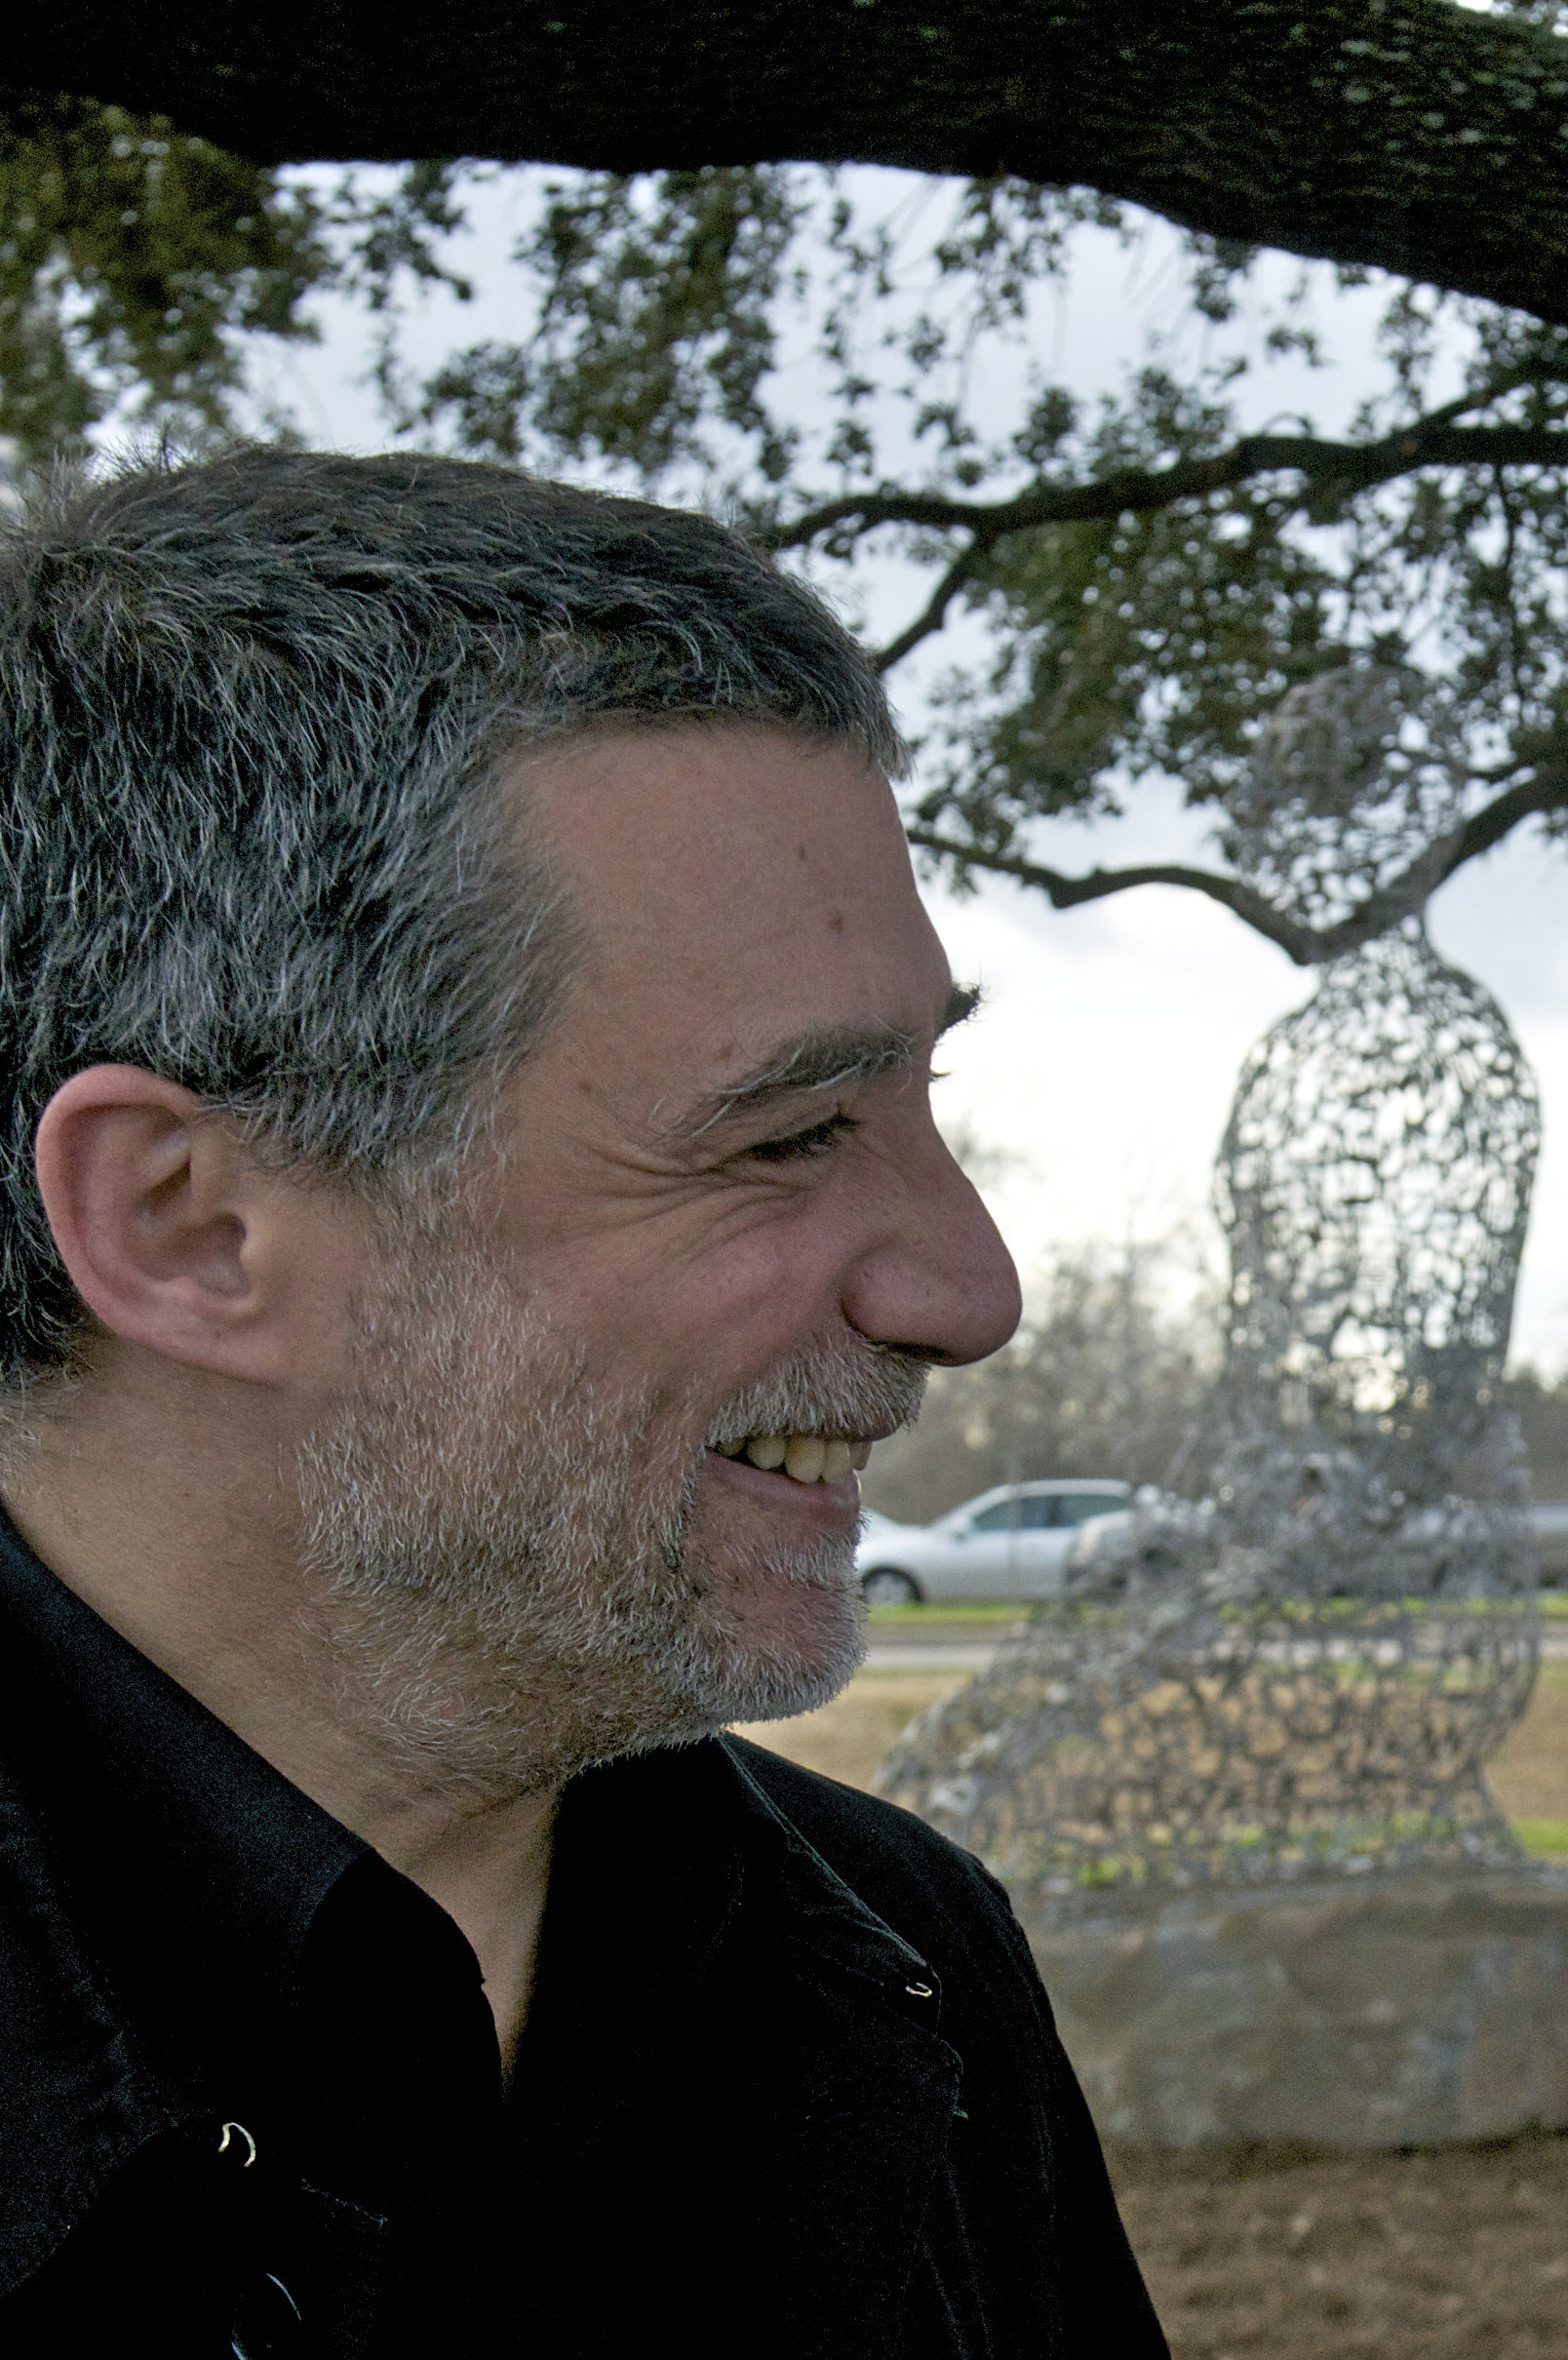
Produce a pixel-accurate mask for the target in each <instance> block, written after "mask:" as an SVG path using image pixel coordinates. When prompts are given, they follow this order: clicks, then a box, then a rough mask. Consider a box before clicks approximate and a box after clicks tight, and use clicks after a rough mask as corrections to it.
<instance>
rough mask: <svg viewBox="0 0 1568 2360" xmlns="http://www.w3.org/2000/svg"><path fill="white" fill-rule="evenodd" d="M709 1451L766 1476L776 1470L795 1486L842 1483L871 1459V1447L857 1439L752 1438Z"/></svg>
mask: <svg viewBox="0 0 1568 2360" xmlns="http://www.w3.org/2000/svg"><path fill="white" fill-rule="evenodd" d="M712 1447H713V1448H714V1449H715V1450H716V1451H717V1452H718V1453H719V1456H720V1457H721V1458H722V1459H748V1460H750V1462H751V1464H752V1466H753V1467H761V1468H762V1469H764V1472H767V1473H771V1472H772V1470H773V1469H775V1468H776V1469H777V1470H778V1471H779V1472H780V1473H781V1474H783V1475H789V1476H791V1477H792V1478H793V1480H794V1481H795V1482H797V1483H842V1482H843V1479H844V1477H845V1475H848V1474H849V1472H850V1470H851V1469H852V1468H853V1469H855V1470H857V1471H858V1470H859V1469H860V1468H862V1467H864V1466H865V1464H866V1461H867V1460H868V1459H869V1458H870V1456H871V1444H870V1443H869V1442H867V1441H863V1440H862V1439H861V1438H860V1436H857V1435H821V1434H753V1435H742V1436H740V1437H739V1439H738V1440H736V1441H733V1442H715V1443H714V1444H713V1446H712Z"/></svg>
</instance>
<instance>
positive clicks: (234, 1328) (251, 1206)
mask: <svg viewBox="0 0 1568 2360" xmlns="http://www.w3.org/2000/svg"><path fill="white" fill-rule="evenodd" d="M35 1155H36V1162H37V1172H38V1188H39V1193H40V1195H41V1196H42V1198H43V1200H44V1210H45V1212H46V1213H47V1214H48V1216H49V1226H50V1228H51V1230H52V1231H53V1232H54V1237H55V1243H56V1245H57V1246H58V1247H59V1255H60V1259H61V1261H62V1262H63V1263H64V1265H65V1268H66V1270H67V1272H68V1273H69V1275H70V1279H71V1283H72V1285H73V1286H74V1287H75V1288H76V1291H77V1293H78V1294H79V1295H80V1296H81V1298H82V1301H83V1302H84V1303H85V1304H86V1305H87V1307H88V1309H89V1311H91V1312H92V1313H93V1314H94V1316H95V1318H97V1319H98V1321H99V1322H100V1323H101V1325H102V1326H104V1327H106V1328H107V1329H108V1330H109V1331H110V1333H111V1334H112V1335H116V1336H119V1337H122V1338H124V1340H125V1341H126V1342H127V1343H131V1344H136V1345H139V1346H141V1347H142V1348H143V1349H145V1350H147V1351H149V1352H154V1353H159V1354H161V1355H163V1356H164V1357H165V1358H168V1359H172V1360H178V1361H182V1362H184V1363H185V1364H186V1365H187V1366H190V1367H193V1368H203V1369H209V1370H211V1371H212V1372H213V1373H214V1374H216V1375H220V1376H227V1377H237V1378H240V1379H244V1380H249V1381H250V1382H251V1383H253V1384H263V1385H267V1384H273V1385H275V1384H279V1383H284V1382H287V1381H288V1378H289V1376H290V1375H291V1373H292V1362H293V1359H294V1350H293V1347H294V1344H295V1342H296V1339H295V1338H294V1337H292V1336H291V1334H290V1332H289V1330H290V1321H289V1318H288V1317H287V1313H288V1308H289V1307H288V1303H287V1300H286V1298H287V1294H288V1288H287V1285H286V1284H283V1285H280V1280H283V1279H284V1278H285V1276H286V1274H285V1271H284V1270H283V1269H282V1268H281V1267H280V1262H286V1261H287V1259H288V1247H289V1243H290V1240H289V1238H288V1235H287V1231H288V1214H287V1211H286V1208H285V1205H284V1203H283V1202H282V1201H280V1197H287V1196H289V1195H291V1194H293V1193H294V1192H291V1191H289V1190H288V1188H287V1186H286V1185H284V1184H280V1182H279V1181H278V1179H277V1178H276V1176H275V1175H272V1174H269V1173H266V1172H263V1171H262V1170H261V1169H260V1168H259V1167H258V1166H257V1165H256V1164H255V1161H254V1160H253V1159H252V1158H250V1157H248V1156H247V1155H246V1154H245V1153H244V1151H243V1149H242V1148H241V1146H240V1144H239V1140H238V1138H237V1136H236V1131H235V1126H234V1125H233V1123H232V1122H230V1121H228V1120H226V1119H225V1118H224V1117H221V1116H214V1115H210V1114H208V1113H206V1112H204V1110H203V1108H202V1105H201V1101H200V1100H199V1099H198V1098H196V1097H194V1096H193V1095H192V1093H191V1092H190V1091H189V1090H186V1089H181V1088H180V1087H179V1086H178V1084H177V1083H176V1082H167V1081H164V1080H163V1079H162V1078H161V1077H160V1076H159V1075H156V1074H148V1073H143V1072H142V1071H140V1069H139V1068H137V1067H136V1066H129V1065H95V1066H90V1067H89V1068H88V1069H87V1070H86V1071H85V1072H83V1073H80V1074H73V1075H72V1076H71V1078H70V1080H69V1081H68V1082H65V1083H63V1084H62V1085H61V1087H60V1088H59V1089H58V1090H57V1091H56V1092H55V1095H54V1097H53V1098H52V1099H51V1100H50V1102H49V1104H48V1106H47V1107H46V1108H45V1109H44V1112H43V1116H42V1118H41V1120H40V1121H39V1124H38V1136H37V1141H36V1148H35ZM280 1313H281V1314H282V1315H283V1316H282V1317H280Z"/></svg>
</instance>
